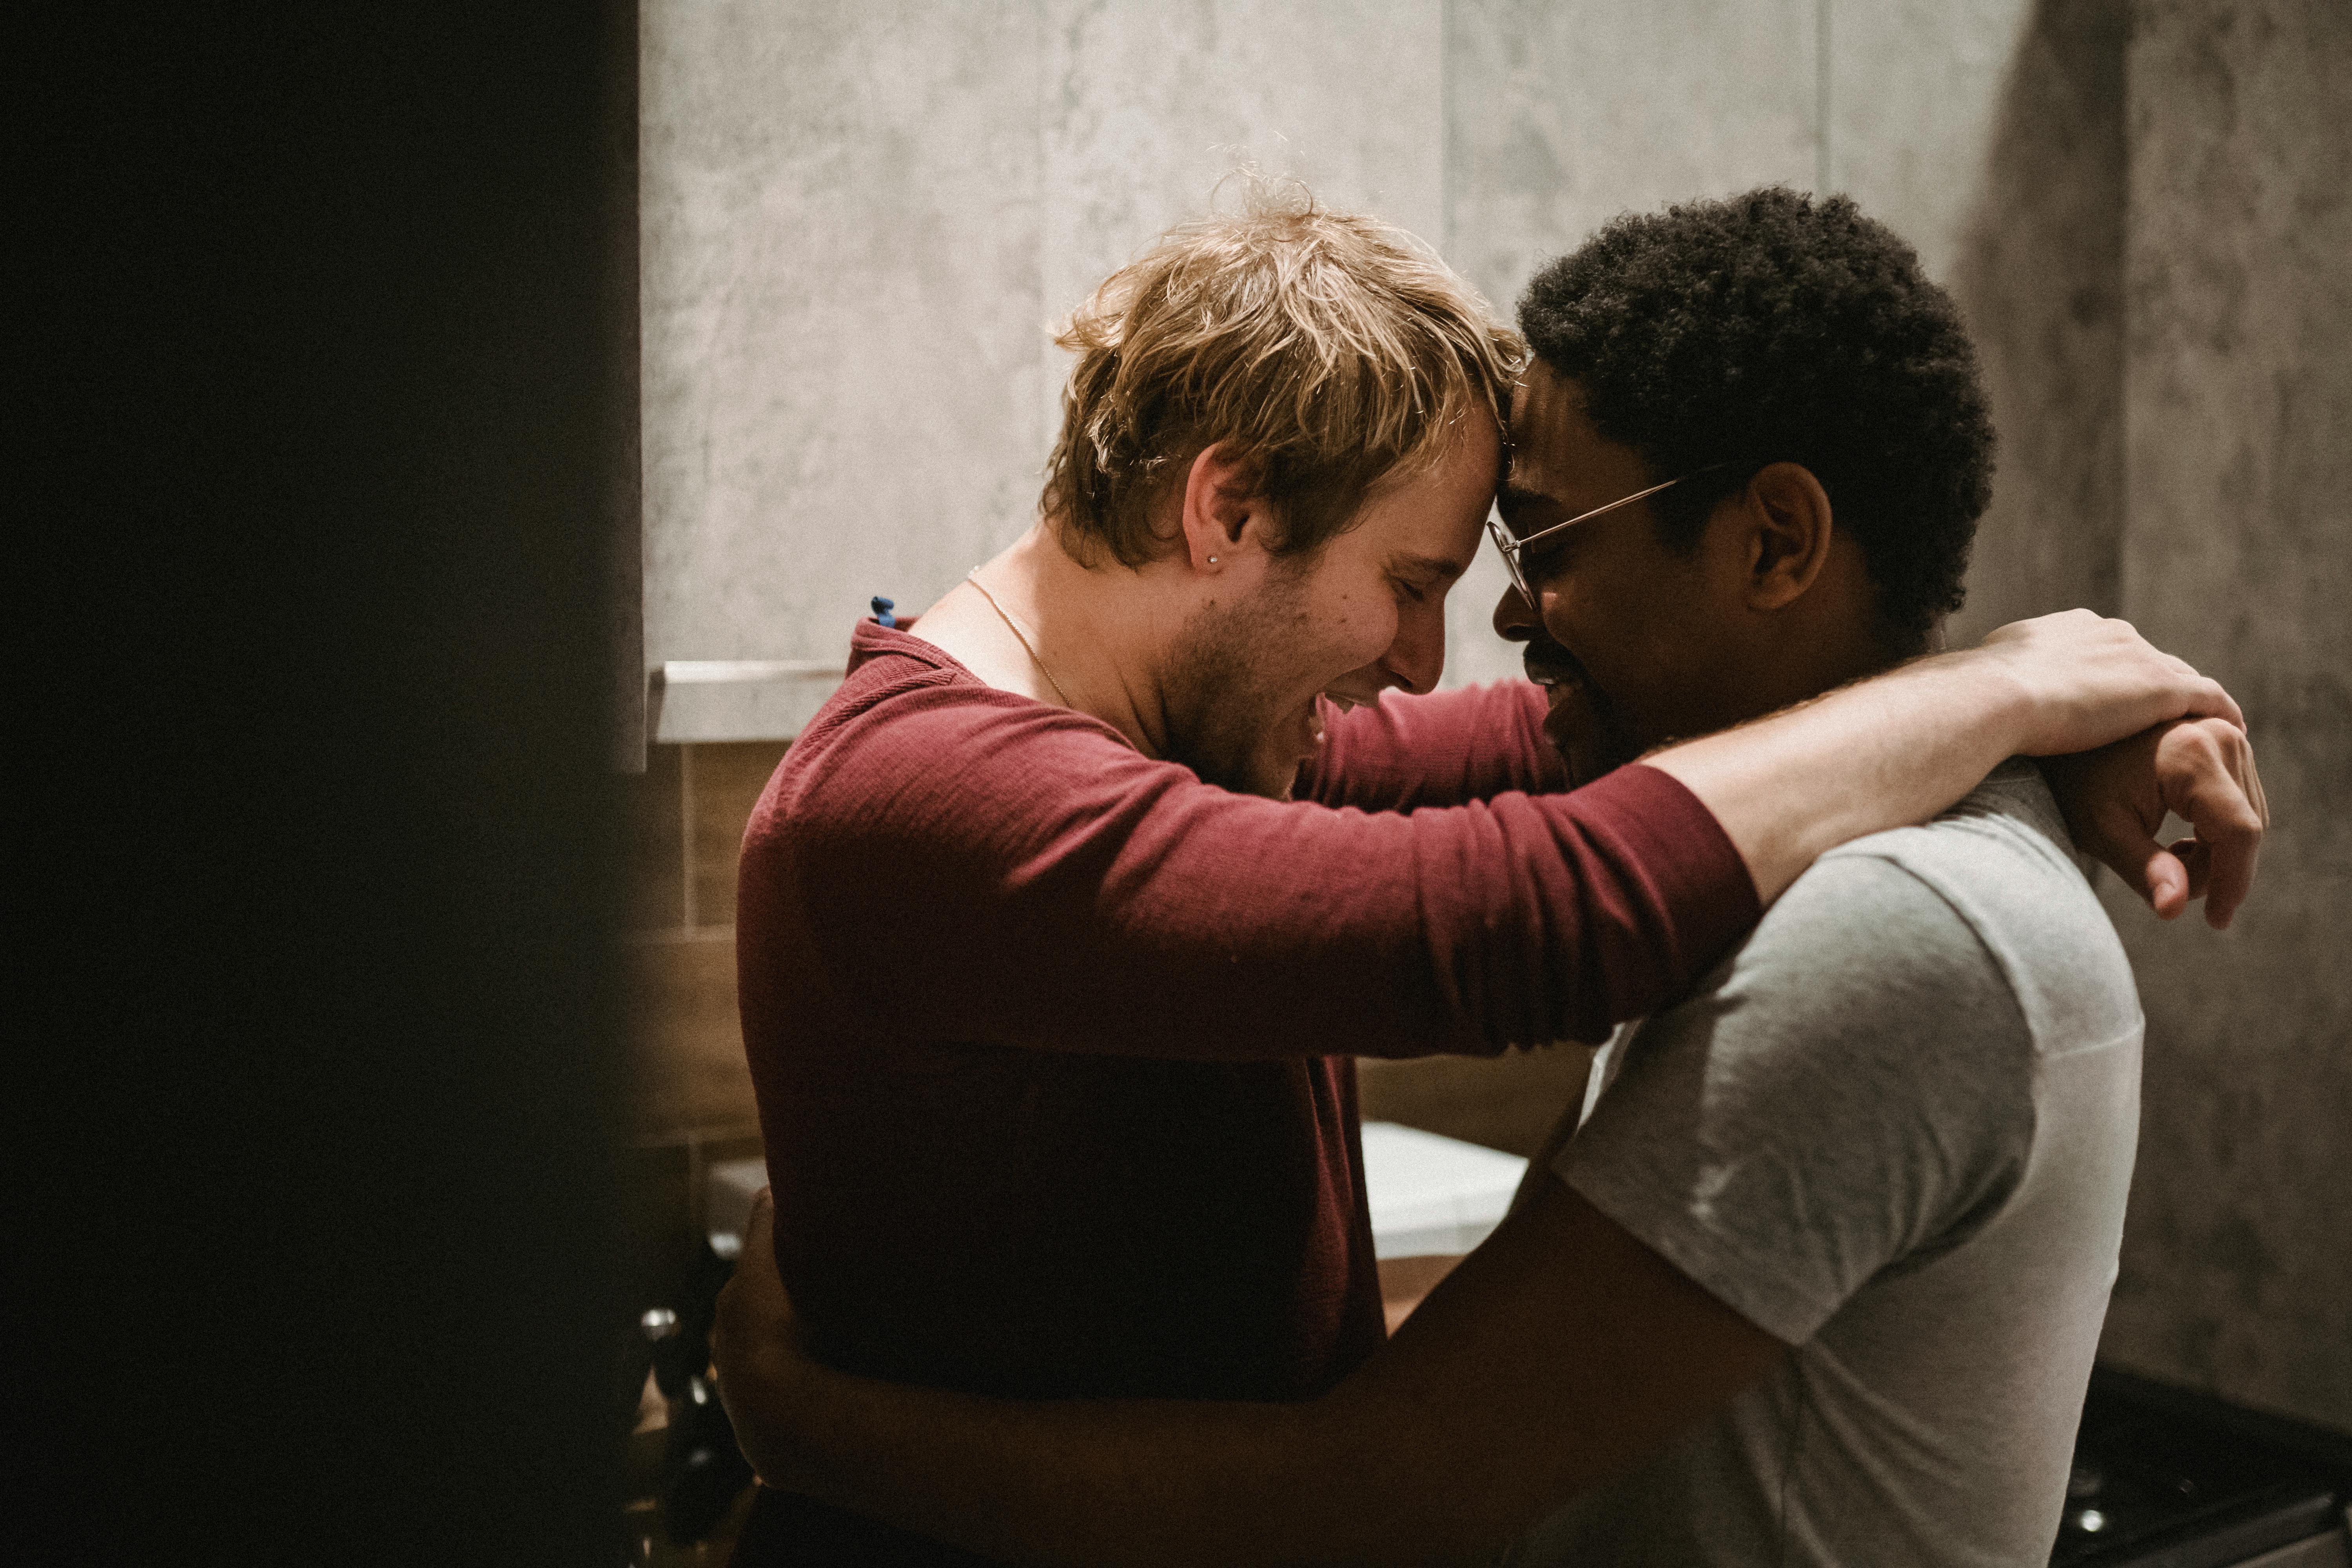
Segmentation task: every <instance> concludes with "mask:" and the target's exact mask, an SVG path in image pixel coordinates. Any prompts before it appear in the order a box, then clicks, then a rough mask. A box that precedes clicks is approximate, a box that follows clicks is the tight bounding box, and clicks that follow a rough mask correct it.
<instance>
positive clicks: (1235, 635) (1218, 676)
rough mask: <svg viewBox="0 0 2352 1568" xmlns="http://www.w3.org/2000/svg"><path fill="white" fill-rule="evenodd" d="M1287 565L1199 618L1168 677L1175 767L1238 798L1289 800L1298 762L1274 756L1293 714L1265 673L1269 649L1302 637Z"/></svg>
mask: <svg viewBox="0 0 2352 1568" xmlns="http://www.w3.org/2000/svg"><path fill="white" fill-rule="evenodd" d="M1286 575H1288V574H1286V573H1285V572H1284V571H1283V569H1282V568H1281V567H1280V566H1277V567H1276V571H1275V573H1274V574H1271V575H1270V576H1269V577H1268V578H1267V581H1266V584H1265V587H1264V588H1262V589H1261V590H1259V592H1257V593H1256V594H1254V595H1251V596H1250V597H1249V598H1246V599H1243V600H1239V601H1236V602H1234V603H1233V604H1230V605H1222V604H1214V605H1209V606H1207V607H1206V608H1204V609H1202V611H1201V612H1200V613H1199V614H1198V615H1196V616H1193V617H1192V621H1191V622H1190V623H1189V624H1188V625H1187V626H1185V628H1184V630H1183V633H1182V635H1181V637H1180V638H1179V640H1178V642H1177V645H1176V647H1175V649H1174V650H1173V652H1172V653H1171V655H1170V657H1169V661H1168V667H1167V671H1168V672H1167V675H1166V676H1165V678H1164V682H1165V684H1164V697H1163V710H1164V711H1165V713H1166V715H1167V721H1168V736H1167V754H1168V760H1169V761H1171V762H1173V763H1182V764H1183V765H1184V766H1186V767H1188V768H1191V769H1192V771H1193V772H1194V773H1198V774H1199V775H1200V776H1201V778H1202V781H1203V782H1204V783H1207V784H1215V785H1216V786H1217V787H1219V788H1220V789H1225V790H1231V791H1233V792H1234V794H1236V795H1265V796H1266V797H1267V798H1269V799H1272V800H1287V799H1289V798H1290V790H1291V785H1292V784H1293V782H1294V781H1295V780H1296V779H1297V776H1298V769H1297V762H1296V761H1295V760H1290V761H1285V760H1284V759H1281V758H1277V757H1271V756H1270V755H1269V737H1270V734H1271V731H1274V729H1275V728H1276V726H1279V725H1281V724H1283V723H1284V722H1285V721H1287V720H1288V718H1289V717H1290V715H1289V714H1288V713H1287V712H1286V711H1284V710H1283V709H1284V699H1283V695H1282V693H1281V691H1280V690H1279V689H1277V688H1278V684H1279V683H1278V682H1277V681H1276V679H1271V678H1269V677H1268V676H1267V675H1266V674H1265V668H1264V666H1265V660H1264V658H1263V655H1264V653H1265V650H1266V649H1268V648H1270V647H1281V646H1283V642H1282V639H1284V638H1286V637H1297V635H1298V634H1299V631H1300V629H1301V628H1300V627H1299V626H1298V625H1297V616H1296V614H1295V612H1290V611H1286V610H1284V609H1283V608H1281V607H1280V606H1281V605H1284V604H1286V603H1289V604H1295V603H1296V595H1295V593H1293V592H1292V591H1290V590H1289V589H1287V588H1286V586H1285V584H1284V581H1283V579H1284V578H1285V577H1286Z"/></svg>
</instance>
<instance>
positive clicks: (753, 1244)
mask: <svg viewBox="0 0 2352 1568" xmlns="http://www.w3.org/2000/svg"><path fill="white" fill-rule="evenodd" d="M775 1225H776V1205H775V1201H774V1199H773V1198H772V1196H771V1195H770V1194H769V1191H768V1189H767V1188H765V1187H762V1188H761V1189H760V1195H759V1196H758V1197H756V1198H754V1199H752V1200H751V1218H749V1219H747V1220H746V1221H744V1222H743V1250H742V1251H741V1252H740V1254H738V1255H737V1257H736V1259H735V1272H734V1274H733V1275H732V1276H731V1277H730V1278H729V1279H728V1281H727V1284H726V1286H725V1287H724V1288H723V1289H720V1290H719V1313H718V1318H717V1320H716V1321H714V1322H713V1323H712V1324H711V1329H710V1359H711V1363H712V1364H713V1365H714V1366H715V1367H716V1368H717V1369H718V1372H719V1403H720V1404H721V1405H725V1406H726V1407H727V1417H728V1419H729V1420H730V1421H732V1422H733V1423H734V1424H735V1438H736V1441H737V1442H738V1443H740V1445H741V1446H742V1448H743V1457H744V1458H747V1459H749V1460H751V1468H752V1469H753V1470H754V1471H756V1472H757V1473H758V1475H759V1477H760V1479H761V1483H762V1484H763V1485H769V1486H773V1485H775V1484H777V1483H778V1481H779V1480H781V1479H783V1478H784V1476H785V1474H786V1471H787V1469H788V1466H787V1464H786V1459H787V1457H788V1455H789V1452H790V1449H789V1445H788V1443H787V1442H786V1440H785V1439H786V1436H787V1433H788V1428H789V1426H790V1425H791V1417H792V1415H793V1413H794V1411H795V1410H796V1409H797V1407H798V1404H799V1401H798V1398H797V1395H796V1394H795V1388H796V1385H797V1383H798V1380H799V1378H800V1377H801V1376H802V1375H803V1373H804V1372H805V1371H806V1370H807V1369H808V1366H809V1363H808V1361H807V1358H806V1357H804V1356H803V1354H802V1353H801V1346H800V1323H799V1320H798V1319H797V1318H795V1317H794V1316H793V1300H792V1298H791V1297H790V1296H789V1295H787V1294H785V1291H784V1281H783V1279H782V1276H781V1275H779V1274H778V1273H777V1272H776V1242H775Z"/></svg>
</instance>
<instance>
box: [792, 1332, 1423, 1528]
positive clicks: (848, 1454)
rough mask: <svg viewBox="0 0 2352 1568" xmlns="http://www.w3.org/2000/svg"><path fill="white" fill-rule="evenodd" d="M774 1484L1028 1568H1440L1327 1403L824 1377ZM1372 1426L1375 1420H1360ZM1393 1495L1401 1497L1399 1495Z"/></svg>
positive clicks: (802, 1410)
mask: <svg viewBox="0 0 2352 1568" xmlns="http://www.w3.org/2000/svg"><path fill="white" fill-rule="evenodd" d="M772 1397H789V1398H790V1399H791V1400H792V1401H793V1403H794V1405H796V1407H797V1410H798V1412H799V1415H798V1417H797V1418H796V1421H795V1426H796V1427H797V1428H798V1431H799V1434H800V1439H799V1440H798V1441H796V1442H795V1443H794V1444H793V1447H792V1449H791V1451H790V1452H788V1453H782V1454H778V1453H768V1454H759V1453H755V1454H753V1455H752V1456H751V1457H752V1458H753V1461H754V1463H755V1464H756V1465H757V1466H758V1468H760V1470H761V1474H762V1476H763V1477H766V1478H767V1479H769V1480H770V1481H771V1482H772V1484H775V1485H780V1486H783V1487H785V1488H787V1489H793V1490H799V1491H804V1492H807V1493H809V1494H810V1495H812V1496H814V1497H816V1498H818V1499H820V1500H824V1501H825V1502H829V1503H832V1504H835V1506H838V1507H842V1508H845V1509H849V1510H854V1511H856V1512H858V1513H862V1514H866V1515H867V1516H868V1517H871V1518H876V1519H880V1520H883V1521H887V1522H888V1523H891V1524H894V1525H897V1526H898V1527H899V1528H902V1529H905V1530H909V1531H915V1532H917V1533H919V1534H923V1535H927V1536H929V1537H932V1538H933V1539H935V1540H940V1541H945V1542H952V1543H953V1544H955V1545H958V1546H961V1547H963V1548H965V1549H966V1550H969V1551H972V1552H979V1553H981V1554H982V1555H984V1556H988V1557H992V1558H998V1559H1002V1560H1003V1561H1006V1562H1013V1563H1046V1564H1070V1565H1072V1568H1110V1565H1115V1564H1133V1565H1139V1568H1161V1565H1174V1564H1206V1563H1214V1564H1219V1565H1221V1568H1224V1565H1232V1568H1239V1565H1242V1564H1246V1563H1310V1562H1313V1563H1374V1562H1381V1561H1388V1560H1396V1561H1410V1562H1419V1561H1425V1560H1426V1557H1427V1553H1426V1552H1422V1551H1419V1550H1416V1549H1413V1548H1412V1547H1411V1546H1410V1544H1407V1546H1406V1548H1405V1549H1404V1550H1402V1551H1399V1550H1398V1547H1399V1543H1400V1542H1409V1540H1410V1538H1413V1537H1421V1536H1425V1535H1426V1534H1427V1532H1428V1531H1427V1526H1426V1525H1425V1524H1423V1525H1419V1526H1416V1524H1415V1523H1414V1522H1413V1521H1404V1520H1401V1519H1399V1518H1398V1516H1397V1515H1396V1513H1395V1512H1394V1511H1393V1509H1392V1508H1391V1507H1390V1506H1388V1504H1389V1503H1390V1502H1391V1501H1392V1500H1393V1498H1394V1495H1395V1489H1393V1488H1391V1487H1385V1486H1382V1485H1379V1484H1374V1483H1371V1482H1370V1477H1372V1476H1374V1475H1376V1474H1377V1473H1378V1469H1379V1465H1378V1461H1379V1455H1378V1454H1377V1453H1376V1452H1373V1451H1370V1449H1369V1447H1366V1446H1365V1445H1361V1444H1357V1445H1354V1447H1362V1448H1364V1449H1365V1451H1362V1452H1354V1451H1346V1450H1348V1449H1349V1447H1350V1444H1349V1438H1348V1437H1347V1435H1346V1434H1345V1433H1344V1432H1341V1431H1340V1430H1339V1426H1337V1424H1335V1423H1333V1422H1332V1421H1330V1420H1329V1419H1328V1416H1327V1415H1326V1413H1324V1412H1321V1411H1318V1407H1317V1405H1312V1404H1310V1405H1210V1404H1201V1403H1195V1402H1190V1401H1173V1400H1160V1401H1147V1400H1128V1401H1068V1402H1058V1403H1053V1404H1022V1403H1014V1402H1008V1401H1001V1400H991V1399H983V1398H978V1397H975V1396H971V1395H967V1394H950V1393H947V1392H944V1391H941V1390H937V1389H924V1388H913V1387H908V1386H905V1385H900V1384H881V1383H877V1382H873V1381H870V1380H866V1379H862V1378H855V1377H849V1376H845V1375H843V1374H840V1373H830V1372H824V1371H819V1370H814V1369H812V1370H810V1371H809V1372H807V1373H804V1374H803V1375H801V1376H799V1377H798V1378H796V1380H795V1381H794V1384H793V1390H792V1392H791V1394H789V1395H788V1396H785V1395H772ZM1360 1426H1361V1427H1362V1430H1363V1431H1365V1432H1366V1433H1367V1434H1370V1433H1371V1432H1374V1431H1376V1430H1377V1429H1378V1428H1377V1426H1376V1425H1375V1424H1373V1423H1370V1422H1367V1423H1363V1424H1360ZM1384 1492H1385V1493H1386V1494H1388V1495H1387V1496H1386V1497H1385V1498H1384V1497H1383V1495H1382V1494H1383V1493H1384Z"/></svg>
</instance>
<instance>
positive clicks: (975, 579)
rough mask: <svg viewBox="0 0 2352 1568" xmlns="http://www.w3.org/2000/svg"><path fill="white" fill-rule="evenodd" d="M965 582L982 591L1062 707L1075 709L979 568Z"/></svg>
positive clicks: (965, 578) (1035, 647)
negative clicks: (981, 576)
mask: <svg viewBox="0 0 2352 1568" xmlns="http://www.w3.org/2000/svg"><path fill="white" fill-rule="evenodd" d="M963 580H964V581H965V582H967V583H969V584H971V585H972V586H973V587H975V588H977V589H979V590H980V596H981V597H982V598H983V599H986V600H987V601H988V607H989V608H990V609H992V610H994V611H995V612H996V617H997V619H999V620H1001V621H1003V623H1004V626H1005V629H1006V630H1008V631H1010V632H1011V633H1012V634H1013V637H1016V638H1018V639H1019V641H1020V643H1021V651H1022V652H1023V653H1025V654H1027V655H1028V656H1029V662H1030V663H1032V664H1034V665H1035V666H1036V667H1037V673H1039V674H1040V675H1043V676H1044V677H1045V680H1046V683H1047V684H1048V685H1050V686H1052V687H1053V689H1054V695H1055V696H1056V697H1058V698H1060V699H1061V700H1062V706H1063V707H1065V708H1073V709H1074V708H1076V707H1077V704H1076V703H1075V702H1073V701H1071V700H1070V694H1069V693H1068V692H1066V691H1065V690H1063V689H1062V683H1061V682H1060V681H1058V680H1055V679H1054V671H1053V669H1052V668H1050V667H1049V666H1048V665H1047V664H1046V663H1045V660H1044V659H1043V658H1039V657H1038V656H1037V645H1036V644H1034V643H1033V642H1031V641H1030V640H1029V634H1028V633H1027V632H1024V631H1023V630H1022V629H1021V623H1020V622H1019V621H1016V620H1014V619H1013V617H1012V616H1010V615H1008V614H1006V613H1005V609H1004V606H1003V605H1000V604H998V603H997V602H996V595H993V594H992V593H990V592H989V591H988V584H985V583H983V582H982V581H981V580H980V570H979V568H977V567H974V568H973V569H972V570H971V571H970V572H967V573H965V574H964V578H963Z"/></svg>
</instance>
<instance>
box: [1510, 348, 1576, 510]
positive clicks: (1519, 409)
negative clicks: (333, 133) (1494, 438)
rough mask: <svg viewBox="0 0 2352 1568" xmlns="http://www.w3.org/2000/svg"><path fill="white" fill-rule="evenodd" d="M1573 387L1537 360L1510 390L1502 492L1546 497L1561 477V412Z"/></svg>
mask: <svg viewBox="0 0 2352 1568" xmlns="http://www.w3.org/2000/svg"><path fill="white" fill-rule="evenodd" d="M1573 394H1574V389H1573V388H1572V387H1570V386H1567V385H1565V384H1563V383H1562V382H1561V381H1560V379H1559V377H1558V376H1556V375H1554V374H1552V373H1551V371H1550V370H1549V368H1548V367H1546V366H1545V365H1543V364H1542V363H1535V364H1531V365H1529V366H1528V373H1527V374H1526V375H1525V376H1524V377H1522V378H1521V379H1520V381H1519V384H1518V385H1517V386H1516V387H1514V388H1513V389H1512V392H1511V449H1510V453H1509V461H1508V463H1507V466H1506V468H1505V469H1504V473H1503V486H1502V488H1503V492H1504V494H1505V495H1506V496H1510V495H1512V494H1514V493H1516V494H1519V495H1524V496H1548V495H1550V494H1552V493H1553V492H1554V489H1555V488H1556V487H1557V486H1558V484H1559V479H1560V478H1561V469H1562V468H1563V467H1564V465H1565V461H1566V458H1567V454H1566V453H1565V452H1564V451H1563V450H1562V449H1561V448H1562V447H1563V446H1564V445H1565V442H1564V440H1563V436H1564V431H1563V429H1562V427H1561V417H1560V416H1561V414H1562V413H1563V411H1564V409H1565V407H1566V405H1567V404H1568V403H1569V402H1570V399H1571V398H1572V397H1573Z"/></svg>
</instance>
